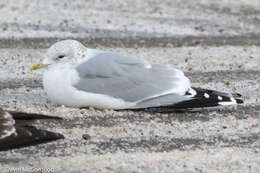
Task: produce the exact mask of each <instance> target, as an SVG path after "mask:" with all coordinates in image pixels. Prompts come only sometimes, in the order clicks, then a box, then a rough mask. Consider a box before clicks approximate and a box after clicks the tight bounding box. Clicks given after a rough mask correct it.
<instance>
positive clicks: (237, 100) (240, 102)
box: [236, 99, 244, 104]
mask: <svg viewBox="0 0 260 173" xmlns="http://www.w3.org/2000/svg"><path fill="white" fill-rule="evenodd" d="M236 102H237V104H242V103H244V101H243V100H241V99H236Z"/></svg>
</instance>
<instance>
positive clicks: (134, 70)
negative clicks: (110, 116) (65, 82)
mask: <svg viewBox="0 0 260 173" xmlns="http://www.w3.org/2000/svg"><path fill="white" fill-rule="evenodd" d="M148 65H149V63H148V62H147V61H145V60H142V59H138V58H134V57H127V56H122V55H119V54H115V53H107V52H106V53H100V54H98V55H95V56H94V57H93V58H91V59H89V60H88V61H86V62H84V63H82V64H80V65H78V66H77V67H76V70H77V72H78V74H79V76H80V81H79V82H78V83H76V84H74V87H75V88H77V89H78V90H82V91H86V92H92V93H98V94H104V95H109V96H112V97H115V98H120V99H123V100H125V101H128V102H136V101H140V100H143V99H145V98H149V97H151V96H154V95H160V94H161V93H163V92H164V91H166V90H169V89H171V88H173V87H174V86H175V85H176V84H175V83H174V82H177V81H178V80H179V78H178V73H179V71H177V70H176V69H174V68H171V67H170V66H167V65H157V64H154V65H152V68H147V66H148ZM178 100H179V99H178ZM172 102H173V100H171V103H172Z"/></svg>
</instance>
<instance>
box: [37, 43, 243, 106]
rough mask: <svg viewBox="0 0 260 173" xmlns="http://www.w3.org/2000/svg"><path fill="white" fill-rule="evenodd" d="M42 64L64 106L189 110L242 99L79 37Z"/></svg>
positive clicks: (51, 91)
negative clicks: (88, 45) (100, 48)
mask: <svg viewBox="0 0 260 173" xmlns="http://www.w3.org/2000/svg"><path fill="white" fill-rule="evenodd" d="M43 63H44V64H46V65H44V66H47V65H48V69H47V70H46V71H45V72H44V76H43V85H44V90H45V91H46V93H47V95H48V98H49V99H50V100H51V101H52V102H54V103H56V104H59V105H65V106H72V107H90V106H91V107H97V108H110V109H146V108H159V107H164V108H167V107H171V108H174V107H175V108H176V109H178V108H181V109H190V108H200V107H212V106H213V107H214V106H218V105H232V104H237V103H241V102H242V101H241V100H239V99H237V97H238V95H235V94H233V95H232V94H229V93H220V92H216V91H212V90H203V89H198V88H193V87H191V84H190V80H189V79H188V78H187V77H186V76H185V75H184V73H183V72H182V71H180V70H177V69H175V68H173V67H171V66H169V65H162V64H151V63H149V62H148V61H146V60H143V59H141V58H135V57H128V56H123V55H120V54H117V53H113V52H105V51H98V50H93V49H88V48H86V47H85V46H83V45H82V44H81V43H79V42H77V41H74V40H65V41H61V42H58V43H55V44H54V45H53V46H51V47H50V48H49V49H48V51H47V53H46V57H45V59H44V61H43ZM33 68H34V67H33ZM37 68H38V67H37ZM182 103H183V105H182ZM176 105H177V107H176Z"/></svg>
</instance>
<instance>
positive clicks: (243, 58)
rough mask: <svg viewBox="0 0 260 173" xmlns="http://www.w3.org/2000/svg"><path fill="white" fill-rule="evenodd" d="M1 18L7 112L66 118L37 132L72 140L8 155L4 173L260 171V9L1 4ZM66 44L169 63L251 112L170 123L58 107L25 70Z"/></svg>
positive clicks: (1, 99)
mask: <svg viewBox="0 0 260 173" xmlns="http://www.w3.org/2000/svg"><path fill="white" fill-rule="evenodd" d="M0 16H1V18H0V31H1V30H2V31H1V32H0V74H1V75H0V106H1V107H2V108H4V109H7V110H16V111H24V112H34V113H44V114H49V115H53V116H60V117H63V118H64V120H62V121H58V120H54V121H42V120H40V121H37V122H36V123H35V125H36V126H37V127H38V128H41V129H47V130H51V131H54V132H58V133H62V134H63V135H64V136H65V139H64V140H59V141H55V142H52V143H48V144H40V145H37V146H31V147H27V148H22V149H15V150H11V151H6V152H1V153H0V172H17V170H18V171H19V172H37V171H38V172H41V171H42V172H71V173H72V172H243V173H244V172H260V92H259V91H260V47H259V46H260V37H259V26H260V3H259V1H258V0H250V1H249V0H247V1H246V0H239V1H234V2H230V1H227V0H221V1H218V2H214V1H210V0H203V1H200V2H197V1H196V2H195V1H191V0H184V1H174V2H172V1H170V0H169V1H168V0H166V1H163V2H161V1H155V0H150V1H130V0H126V1H112V0H110V1H101V0H100V1H87V2H84V1H83V0H79V1H73V0H71V1H69V0H68V1H58V0H57V1H51V0H47V1H37V2H29V1H19V2H12V1H1V2H0ZM67 38H74V39H77V40H80V41H82V42H83V43H84V44H85V45H88V46H89V47H91V48H98V49H103V50H112V51H117V52H121V53H122V54H126V55H132V56H137V57H139V58H144V59H147V60H149V61H150V62H156V63H168V64H171V65H173V66H175V67H177V68H179V69H181V70H183V71H184V72H185V74H186V75H187V76H189V77H190V78H191V81H192V83H193V85H194V86H200V87H205V88H211V89H218V90H221V91H232V92H239V93H241V94H242V95H243V99H244V100H245V103H244V104H243V105H239V106H233V107H224V108H220V109H217V110H211V111H207V110H204V111H201V112H193V113H169V114H160V113H147V112H133V111H113V110H98V109H94V108H90V109H77V108H68V107H62V106H56V105H53V104H52V103H50V102H49V101H48V99H47V97H46V94H45V93H44V91H43V88H42V82H41V76H42V73H43V71H35V72H30V71H29V70H28V68H29V67H30V66H31V65H32V64H33V63H36V62H38V61H39V60H40V59H42V58H43V57H42V55H43V53H44V52H45V48H46V47H49V46H50V45H51V44H52V43H53V42H55V41H57V40H61V39H67ZM15 169H16V170H15ZM19 169H20V170H19Z"/></svg>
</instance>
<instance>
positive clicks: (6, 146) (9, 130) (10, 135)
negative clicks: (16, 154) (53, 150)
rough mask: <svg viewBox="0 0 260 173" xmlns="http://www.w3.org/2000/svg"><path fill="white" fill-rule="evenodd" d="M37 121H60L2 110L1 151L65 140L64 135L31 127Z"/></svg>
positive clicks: (0, 118) (37, 115)
mask: <svg viewBox="0 0 260 173" xmlns="http://www.w3.org/2000/svg"><path fill="white" fill-rule="evenodd" d="M37 119H60V118H58V117H51V116H47V115H40V114H29V113H24V112H15V111H4V110H3V109H1V108H0V151H6V150H10V149H14V148H21V147H27V146H31V145H36V144H40V143H46V142H50V141H53V140H57V139H63V138H64V137H63V135H61V134H58V133H53V132H49V131H46V130H39V129H37V128H35V127H33V126H30V125H29V122H30V121H33V120H37Z"/></svg>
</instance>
